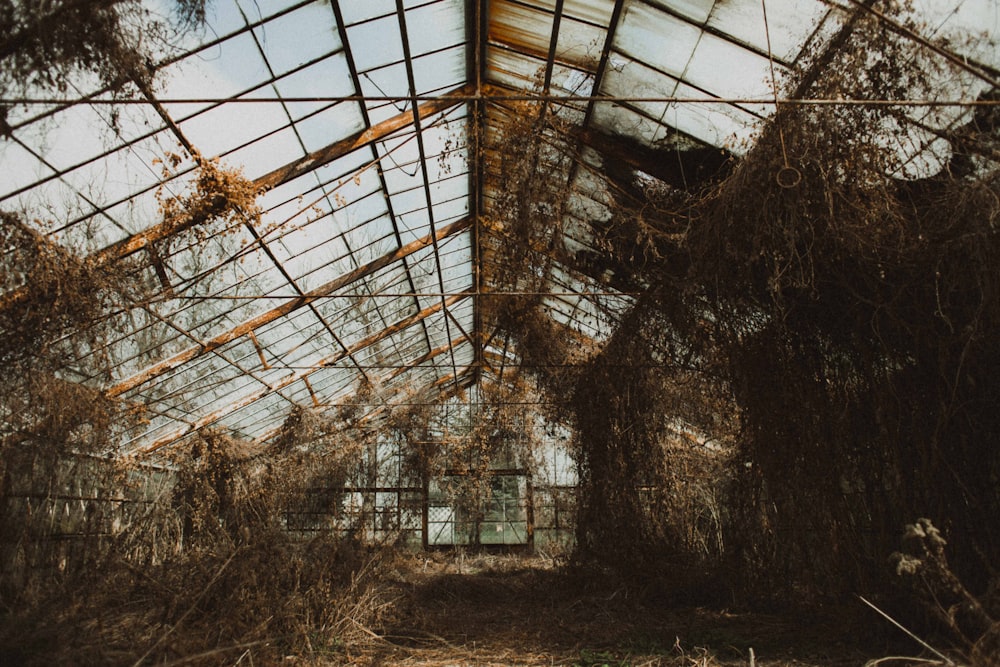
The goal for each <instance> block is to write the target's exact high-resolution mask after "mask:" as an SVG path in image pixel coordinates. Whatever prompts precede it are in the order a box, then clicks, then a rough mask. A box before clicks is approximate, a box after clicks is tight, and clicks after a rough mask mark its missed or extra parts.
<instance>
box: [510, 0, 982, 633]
mask: <svg viewBox="0 0 1000 667" xmlns="http://www.w3.org/2000/svg"><path fill="white" fill-rule="evenodd" d="M904 18H905V15H903V14H899V15H896V19H895V20H894V22H892V23H890V22H889V21H887V20H885V19H884V18H883V17H880V16H876V15H873V14H867V13H864V12H863V11H860V10H859V14H858V16H857V17H855V20H852V22H850V23H849V24H848V26H847V27H845V28H844V30H843V32H842V33H841V35H839V36H838V37H837V39H835V40H834V42H833V46H832V47H831V48H830V50H828V51H826V52H822V53H815V54H811V55H810V56H809V57H808V58H806V59H805V60H804V62H807V63H810V65H809V67H810V69H806V70H804V71H802V72H800V73H799V82H798V88H797V89H795V90H794V91H793V92H792V93H791V94H790V96H791V97H793V98H819V99H848V100H892V99H915V98H916V99H937V98H938V96H942V97H947V96H948V95H949V94H950V93H949V92H948V91H957V90H968V91H983V92H982V99H984V100H992V99H993V96H994V95H995V91H993V90H992V89H991V86H990V85H989V84H988V83H986V82H985V81H984V79H983V78H982V77H980V76H978V75H977V74H976V73H974V72H972V71H970V70H968V69H966V68H964V67H963V66H962V64H961V63H956V62H954V61H947V60H945V59H943V58H939V57H938V55H935V54H934V53H933V52H932V51H930V50H928V49H925V48H924V47H923V45H922V44H920V43H918V42H916V41H913V40H911V39H910V38H909V37H908V35H907V34H906V30H907V29H908V28H907V26H906V25H903V27H902V28H900V27H899V25H900V24H901V23H905V21H904ZM910 27H913V26H910ZM973 94H975V93H973ZM541 108H543V105H541V104H539V105H538V107H537V108H536V109H535V112H534V115H533V116H532V117H533V118H534V119H536V120H535V121H534V122H535V123H539V122H543V121H544V118H545V117H546V116H545V114H544V112H542V111H540V109H541ZM993 109H994V107H993V106H988V105H987V106H982V107H977V108H976V109H975V110H964V111H963V110H961V109H958V110H947V108H945V110H939V111H934V112H928V111H927V110H924V111H921V110H920V109H919V108H911V107H907V106H905V105H900V106H891V105H885V104H865V103H863V102H862V103H844V104H840V105H837V104H833V105H781V106H780V107H778V108H777V110H776V113H775V115H774V116H773V118H772V119H771V121H770V122H769V123H768V125H767V127H766V129H765V130H764V131H763V132H762V134H761V136H760V137H758V138H757V140H756V141H755V143H754V146H753V148H752V149H750V151H749V152H748V153H747V155H746V156H745V157H743V158H741V159H740V160H738V161H736V160H734V161H733V163H732V165H731V166H730V167H728V168H724V169H722V170H720V171H719V172H717V176H716V177H715V178H709V179H708V180H705V181H702V182H700V183H688V184H687V186H686V187H681V186H680V185H678V184H662V185H659V186H654V187H650V183H651V182H652V181H655V179H652V178H651V177H649V176H648V174H634V175H633V181H632V182H627V181H625V180H623V179H622V174H621V171H622V170H621V169H620V168H618V167H616V166H615V165H612V164H606V165H604V167H605V171H604V174H605V179H606V184H607V186H606V189H605V205H606V208H607V216H606V221H607V222H606V223H602V222H601V221H593V222H592V224H593V227H594V228H595V231H594V232H593V235H592V249H585V250H578V251H576V253H575V256H573V258H572V259H571V260H568V259H567V258H566V256H565V255H564V254H563V255H561V254H560V252H565V251H556V252H554V253H548V256H547V258H546V259H544V260H542V261H541V262H533V261H532V260H531V256H532V255H531V249H532V242H531V239H533V238H535V236H537V235H538V234H540V233H547V231H548V230H550V229H553V228H555V229H562V227H560V223H559V219H560V218H561V216H562V214H563V211H564V208H562V207H560V205H559V203H558V202H556V203H554V204H552V205H550V206H546V207H542V208H541V211H538V210H536V209H531V208H529V209H528V215H525V214H523V213H521V212H520V211H522V210H523V205H522V207H521V208H518V207H517V204H516V202H514V203H512V205H511V206H507V207H505V208H504V209H503V210H505V211H512V215H515V218H516V222H525V224H526V225H527V226H528V227H529V229H528V230H527V231H526V232H519V233H518V234H517V238H520V239H522V240H524V241H525V242H524V243H523V245H522V246H521V247H522V252H523V257H524V258H526V259H527V262H526V264H527V267H528V268H527V269H526V273H527V274H529V275H533V274H538V275H546V276H547V277H548V278H549V279H552V277H553V275H554V273H553V266H554V264H555V259H554V258H558V261H560V262H565V261H576V264H575V266H577V267H579V268H580V270H583V271H589V272H591V273H594V272H600V273H601V274H602V275H603V276H605V277H607V276H610V277H611V278H612V281H613V282H614V281H617V282H616V283H615V284H617V285H619V286H621V287H623V288H625V289H635V290H641V291H642V292H644V296H643V297H641V298H639V299H638V300H636V302H635V304H634V306H633V307H632V309H631V311H630V313H629V314H628V315H626V316H624V317H621V318H620V319H618V322H617V324H616V329H615V333H614V334H613V335H612V336H611V337H610V339H609V340H608V341H607V343H606V344H604V346H603V348H602V349H601V351H600V353H599V354H597V355H596V356H592V358H590V360H589V361H588V362H587V363H584V364H582V365H581V366H580V367H579V369H578V371H577V372H576V373H570V374H569V375H568V376H567V374H566V373H565V372H562V377H556V376H554V375H553V374H551V373H548V371H547V363H546V362H547V361H548V360H551V359H557V360H558V359H566V358H567V357H568V350H569V349H572V343H571V342H570V339H569V337H568V336H566V335H565V334H563V335H561V336H559V335H555V336H553V335H548V336H546V337H545V338H546V340H545V343H544V344H543V345H542V346H541V347H542V349H543V350H545V361H544V362H542V363H538V364H530V363H529V364H528V365H530V366H534V368H533V370H532V372H534V373H536V374H538V375H541V376H542V382H543V384H545V383H548V384H549V386H551V387H555V388H556V390H555V391H554V393H553V395H554V396H564V395H566V387H567V386H576V387H577V391H576V392H575V393H574V394H572V395H573V400H572V402H571V404H570V405H569V406H568V407H567V408H565V410H564V413H563V414H564V415H565V416H569V417H572V418H573V419H574V420H575V421H574V424H575V425H576V437H577V442H576V444H577V446H578V447H579V451H578V456H579V461H580V468H581V473H582V476H583V477H582V484H581V490H580V493H581V501H582V507H583V509H582V512H583V513H582V514H581V521H580V526H581V529H580V546H581V549H582V551H581V555H586V556H588V557H590V558H596V559H597V560H599V561H600V562H602V563H604V564H611V565H613V566H617V567H619V568H622V569H626V570H627V569H629V568H632V567H633V566H635V565H639V566H640V567H642V568H643V571H650V570H655V569H657V568H659V567H665V566H667V565H668V563H669V562H670V560H671V559H674V558H676V554H677V552H678V550H682V551H684V550H685V549H687V547H688V545H687V544H686V543H685V542H684V540H682V539H678V535H677V532H678V531H679V529H680V528H681V527H682V526H684V525H685V522H692V521H695V517H697V516H703V513H702V510H697V511H694V512H693V513H692V514H690V515H688V516H686V517H685V516H683V515H681V514H678V513H677V512H676V511H672V510H669V509H667V508H665V507H664V506H663V504H662V502H661V503H658V502H657V500H656V499H655V495H656V493H659V492H662V493H664V494H665V498H670V499H672V500H673V501H675V502H676V501H677V500H678V499H682V502H683V503H685V504H687V503H688V502H689V501H693V500H695V498H693V497H692V496H690V495H686V494H690V493H691V490H692V489H693V488H694V486H693V485H691V484H689V482H690V481H691V479H690V478H689V479H687V480H686V482H685V484H686V486H684V487H683V488H681V487H679V486H678V485H677V484H676V482H674V481H673V479H674V478H673V477H672V476H674V475H676V474H677V467H678V466H679V465H682V464H681V461H679V460H678V459H677V458H676V456H675V455H674V454H672V453H671V454H667V453H666V451H665V450H667V449H668V446H667V443H668V442H669V441H670V435H669V433H670V426H671V424H670V423H669V422H670V421H671V420H676V421H678V422H680V423H683V424H685V425H686V426H687V427H688V428H690V429H691V430H692V431H699V432H700V434H701V437H702V439H703V440H705V441H711V442H716V443H720V444H722V445H724V446H722V447H720V450H721V452H720V453H719V454H718V456H713V457H704V458H703V459H702V460H701V466H700V468H699V469H698V472H697V473H696V475H695V478H697V475H698V474H704V475H706V477H707V478H708V479H711V480H713V482H714V486H713V492H712V494H711V498H713V501H712V502H713V503H718V505H716V508H717V509H718V514H717V517H718V518H717V520H713V522H711V531H710V532H712V533H718V534H721V535H722V538H721V539H720V540H717V541H713V549H711V550H710V552H709V553H707V554H705V553H704V551H703V552H702V553H703V555H707V556H708V560H709V561H713V562H714V563H715V566H716V567H723V566H725V571H727V572H729V573H731V574H732V575H735V577H734V578H732V579H731V581H730V583H731V585H733V587H734V590H738V591H742V592H743V593H744V594H745V595H748V596H750V597H756V598H758V599H761V598H763V599H772V600H773V599H779V598H780V599H787V597H788V596H789V595H791V596H792V597H793V598H794V599H795V600H798V601H807V600H813V601H815V600H818V599H845V598H846V596H848V595H849V594H851V593H855V592H859V591H878V592H881V593H886V594H888V593H890V592H891V591H893V590H895V583H894V582H895V577H894V574H893V572H892V569H891V566H890V563H889V560H888V555H889V554H890V553H892V552H893V551H894V550H895V547H896V541H897V539H898V535H899V533H900V531H901V529H902V526H903V525H904V524H906V523H907V522H909V521H911V520H912V518H911V517H913V516H915V515H927V516H932V517H934V518H935V521H936V522H940V523H941V525H942V526H944V530H946V531H947V532H948V534H949V535H950V536H951V537H950V538H949V545H950V548H951V549H952V550H953V561H952V562H953V567H954V570H955V575H956V577H957V578H958V579H959V580H961V581H962V582H964V585H965V586H966V588H965V589H964V590H967V591H968V592H969V595H970V597H971V598H972V599H985V598H984V597H983V596H988V595H990V593H989V591H991V590H993V589H994V588H995V585H996V574H995V571H994V569H993V568H992V566H991V564H992V563H995V562H996V561H997V560H998V558H1000V539H998V538H1000V533H998V532H997V530H996V527H997V525H996V521H995V517H996V516H997V513H998V510H1000V506H998V502H1000V496H998V494H997V493H996V482H997V479H998V478H1000V457H998V455H997V449H996V448H995V447H993V446H992V443H993V441H994V440H995V436H996V433H997V428H998V426H1000V424H998V423H997V420H996V410H995V408H994V406H995V405H996V401H997V398H998V396H997V386H998V385H997V382H996V377H997V370H998V367H997V363H998V357H997V355H996V350H995V346H994V345H992V344H991V340H992V339H993V338H994V337H995V336H996V333H997V331H998V326H1000V299H998V295H1000V290H998V287H1000V285H998V284H997V272H996V270H995V267H996V265H997V262H998V260H1000V257H998V256H997V252H998V250H1000V244H998V235H997V230H996V223H997V220H998V213H1000V206H998V202H1000V189H998V185H1000V181H998V173H1000V172H998V169H997V163H996V155H997V150H996V149H997V140H998V137H997V125H996V117H995V112H994V111H993ZM539 119H541V120H539ZM543 125H544V122H543ZM546 132H547V133H548V134H546ZM563 132H564V130H563V129H562V128H559V127H557V126H556V124H555V123H549V124H548V125H547V126H546V131H545V132H543V133H542V136H541V137H540V138H536V139H535V141H536V143H538V144H540V145H546V142H548V143H547V145H550V146H551V145H553V144H555V143H557V142H558V137H560V136H562V133H563ZM512 134H515V133H512ZM520 136H525V137H530V136H532V135H531V133H530V132H527V131H522V132H521V134H520ZM552 137H555V139H554V138H552ZM536 150H538V151H541V150H542V149H540V148H539V149H536ZM512 152H513V151H512ZM571 154H572V153H571ZM576 159H579V156H577V157H576ZM610 160H611V158H609V161H610ZM531 164H533V163H532V162H531V161H529V165H531ZM583 168H586V165H585V166H584V167H583ZM516 173H517V172H515V175H516ZM525 178H526V180H528V181H529V182H530V183H531V187H532V189H533V190H538V191H542V192H548V191H558V190H559V188H560V187H562V181H563V178H564V176H563V174H562V173H559V172H558V171H556V172H555V175H553V170H551V169H548V168H547V167H545V166H541V165H536V166H534V167H533V168H532V170H531V171H530V173H529V174H528V176H527V177H525ZM522 180H524V179H522ZM520 182H521V180H518V179H517V178H515V179H514V180H512V183H515V184H517V183H520ZM532 216H534V217H532ZM507 226H508V225H507V224H506V223H505V224H504V227H505V228H506V227H507ZM510 226H513V224H511V225H510ZM543 230H544V231H543ZM536 245H537V244H536ZM570 254H573V253H570ZM598 254H599V255H600V257H599V261H596V260H595V257H597V255H598ZM498 285H499V287H498V290H500V291H502V290H503V289H504V288H506V289H510V290H512V291H515V292H516V291H517V289H518V285H517V283H516V282H515V281H506V282H505V281H504V279H503V276H499V283H498ZM536 317H537V318H538V319H541V314H537V315H536V314H532V313H529V312H526V311H522V312H520V313H519V314H518V320H517V322H516V323H515V322H513V321H510V322H504V324H503V328H504V330H505V331H507V332H509V333H510V335H511V337H512V339H513V340H514V342H515V343H516V349H517V351H518V353H519V354H522V355H523V357H524V358H525V359H533V358H535V356H534V355H536V346H535V340H536V339H535V337H534V336H531V335H530V334H529V333H526V332H531V331H533V330H534V329H535V327H536V320H535V318H536ZM537 326H539V327H540V326H546V325H543V324H538V325H537ZM553 341H555V345H554V344H553ZM557 365H558V364H557ZM567 380H568V382H567ZM668 417H669V418H668ZM720 462H725V465H722V466H720V465H719V464H720ZM720 470H723V471H724V472H721V473H720ZM649 490H652V491H649ZM687 506H688V507H693V505H690V504H687ZM705 534H708V533H704V534H703V536H704V535H705ZM696 542H697V543H699V544H701V545H704V543H705V541H704V540H703V539H702V540H696ZM699 548H703V547H699ZM692 555H693V554H692V553H691V552H690V551H688V552H687V553H685V557H686V562H691V556H692ZM980 629H981V628H980Z"/></svg>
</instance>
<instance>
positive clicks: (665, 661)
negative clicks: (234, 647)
mask: <svg viewBox="0 0 1000 667" xmlns="http://www.w3.org/2000/svg"><path fill="white" fill-rule="evenodd" d="M395 574H396V575H397V577H396V581H395V583H394V589H395V592H394V595H396V596H397V598H396V603H395V607H396V609H397V612H396V614H395V616H394V618H393V619H392V621H391V622H390V623H388V624H386V625H385V627H382V628H379V629H376V630H374V632H373V641H372V643H371V645H370V646H368V647H365V648H361V649H358V648H357V647H355V648H354V650H345V651H344V652H343V653H341V654H340V655H337V656H328V657H327V658H325V659H323V660H321V661H320V662H319V663H316V662H314V661H313V660H310V661H309V663H311V664H324V665H326V664H351V665H368V666H371V667H375V666H381V665H409V666H414V667H419V666H426V667H430V666H444V665H476V666H483V665H571V666H579V667H627V666H628V667H632V666H634V667H639V666H653V665H667V666H671V667H672V666H680V665H685V666H692V667H714V666H729V665H733V666H735V665H741V666H746V665H751V666H754V665H759V666H761V667H790V666H792V665H794V666H797V667H811V666H815V667H820V666H824V667H826V666H839V665H845V666H846V665H863V664H865V663H866V662H869V661H871V660H876V659H878V658H879V657H880V656H888V655H900V653H898V651H900V650H906V649H905V645H904V646H903V648H900V646H896V647H890V646H887V645H884V644H880V643H879V641H884V640H878V639H877V638H873V633H871V632H870V631H867V632H866V631H865V630H864V629H862V628H859V627H857V626H856V625H854V623H855V622H854V621H848V620H845V619H847V618H848V617H847V616H845V614H843V613H841V612H835V611H830V612H824V613H818V612H813V613H810V614H803V613H794V614H793V613H791V612H788V613H775V614H762V613H759V612H754V613H751V612H747V611H735V610H731V609H727V608H726V607H725V606H724V605H718V604H714V605H711V606H699V605H697V604H685V600H684V598H685V597H690V598H697V597H698V596H697V594H696V593H694V592H692V591H690V590H687V591H685V590H684V587H683V586H681V587H679V588H675V589H673V590H669V589H665V588H664V587H663V586H662V585H661V584H662V582H660V583H659V584H658V585H655V586H654V585H649V586H646V587H642V586H635V585H634V584H633V585H624V584H622V583H620V582H615V581H612V580H611V579H609V578H604V577H599V576H595V575H593V574H588V575H584V574H581V573H572V572H571V571H569V570H568V569H566V568H562V567H557V566H556V564H555V563H553V562H552V561H551V560H546V559H542V558H537V557H536V558H529V559H524V558H517V557H510V556H506V557H504V556H476V557H465V556H464V555H461V554H460V555H459V556H457V557H454V558H453V557H451V556H443V555H441V554H433V555H421V556H419V557H416V558H415V559H414V560H412V561H409V562H407V563H405V564H401V565H400V566H399V567H397V569H396V573H395ZM871 623H872V625H877V624H878V621H876V620H874V619H871ZM374 635H377V636H378V639H377V640H376V639H374ZM909 654H910V655H916V651H910V653H909ZM914 660H916V659H914ZM923 662H924V664H926V661H923ZM892 664H894V665H899V664H907V663H906V661H900V660H893V661H892ZM914 664H916V663H914Z"/></svg>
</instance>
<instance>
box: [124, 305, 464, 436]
mask: <svg viewBox="0 0 1000 667" xmlns="http://www.w3.org/2000/svg"><path fill="white" fill-rule="evenodd" d="M470 296H472V292H465V293H461V294H457V295H455V296H453V297H451V298H449V299H446V300H444V301H443V302H435V303H434V304H432V305H430V306H428V307H427V308H425V309H423V310H421V311H420V312H419V313H416V314H414V315H411V316H410V317H407V318H405V319H402V320H400V321H399V322H396V323H395V324H393V325H392V326H390V327H388V328H386V329H383V330H381V331H377V332H376V333H374V334H372V335H370V336H367V337H365V338H362V339H361V340H359V341H358V342H356V343H355V344H354V345H351V347H350V348H348V349H347V350H345V351H342V352H338V353H336V354H332V355H330V356H329V357H326V358H325V359H323V360H321V361H320V362H319V363H317V364H316V365H315V366H314V367H312V368H309V369H307V370H303V371H300V372H298V373H290V374H289V375H286V376H285V377H283V378H282V379H280V380H278V381H277V382H275V383H274V384H272V385H271V386H265V387H261V388H260V389H258V390H257V391H255V392H253V393H252V394H249V395H247V396H244V397H243V398H241V399H240V400H238V401H235V402H234V403H231V404H230V405H227V406H225V407H223V408H219V409H218V410H214V411H212V412H210V413H208V414H207V415H203V416H201V417H199V418H198V419H197V420H196V421H195V422H194V423H193V424H190V425H188V426H187V427H185V428H181V429H177V430H175V431H172V432H171V433H169V434H167V435H164V436H161V437H159V438H157V439H156V440H154V441H153V442H152V443H150V444H149V445H147V446H146V447H144V448H143V449H142V450H141V454H151V453H153V452H155V451H157V450H158V449H162V448H163V447H166V446H167V445H170V444H171V443H174V442H177V441H178V440H180V439H181V438H183V437H184V436H186V435H188V434H190V433H193V432H195V431H198V430H200V429H203V428H205V427H206V426H211V425H212V424H214V423H215V422H217V421H219V420H220V419H222V418H223V417H225V416H227V415H229V414H231V413H233V412H235V411H236V410H239V409H240V408H245V407H246V406H248V405H250V404H252V403H254V402H256V401H259V400H260V399H262V398H264V397H265V396H267V395H268V394H271V393H274V392H276V391H280V390H281V389H284V388H285V387H288V386H289V385H291V384H293V383H294V382H297V381H299V380H306V379H307V378H308V377H309V376H310V375H311V374H313V373H315V372H316V371H318V370H320V369H322V368H326V367H328V366H332V365H334V364H336V363H337V362H339V361H341V360H343V359H345V358H347V356H349V355H353V354H357V353H358V352H360V351H362V350H364V349H365V348H367V347H369V346H371V345H374V344H375V343H377V342H379V341H381V340H384V339H385V338H388V337H389V336H391V335H393V334H395V333H399V332H400V331H403V330H405V329H407V328H408V327H411V326H413V325H414V324H417V323H418V322H422V321H423V320H424V319H426V318H428V317H430V316H431V315H433V314H435V313H437V312H439V311H441V310H443V309H444V308H447V307H449V306H451V305H453V304H455V303H458V302H459V301H461V300H462V299H466V298H469V297H470ZM443 347H444V348H445V350H447V349H450V347H451V345H450V344H449V345H447V346H443ZM425 356H426V355H425ZM421 359H424V357H421ZM424 360H426V359H424ZM397 372H398V371H397Z"/></svg>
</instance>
